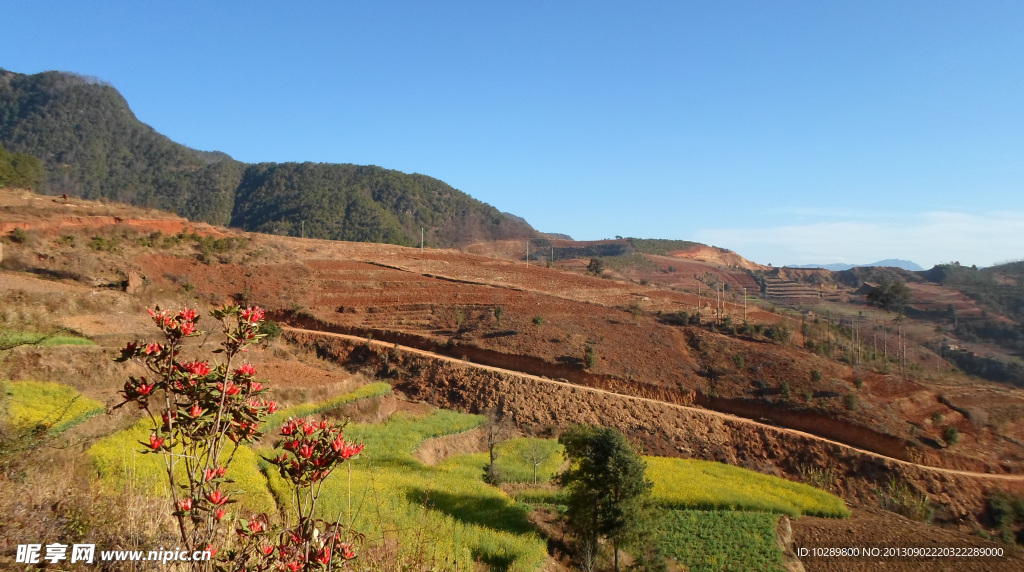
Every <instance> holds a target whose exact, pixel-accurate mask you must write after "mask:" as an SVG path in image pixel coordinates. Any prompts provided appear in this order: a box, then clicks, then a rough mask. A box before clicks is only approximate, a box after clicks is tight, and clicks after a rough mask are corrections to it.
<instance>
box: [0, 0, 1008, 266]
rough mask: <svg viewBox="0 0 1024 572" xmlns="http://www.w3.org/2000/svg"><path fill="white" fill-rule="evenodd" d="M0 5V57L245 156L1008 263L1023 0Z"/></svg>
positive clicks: (614, 214)
mask: <svg viewBox="0 0 1024 572" xmlns="http://www.w3.org/2000/svg"><path fill="white" fill-rule="evenodd" d="M92 4H93V5H92V6H89V5H87V3H80V2H46V1H40V2H8V3H6V6H5V7H4V9H3V12H4V20H5V21H7V22H15V23H16V25H8V26H5V32H4V34H3V35H0V67H3V68H6V69H9V70H11V71H16V72H22V73H36V72H39V71H44V70H50V69H57V70H66V71H74V72H77V73H81V74H85V75H92V76H96V77H98V78H100V79H102V80H105V81H107V82H109V83H111V84H112V85H114V86H115V87H116V88H117V89H118V90H120V91H121V93H122V94H123V95H124V96H125V98H126V99H127V100H128V102H129V104H130V105H131V107H132V109H133V110H134V112H135V114H136V115H137V116H138V117H139V119H141V120H142V121H144V122H146V123H148V124H150V125H152V126H153V127H154V128H156V129H157V130H158V131H160V132H162V133H164V134H166V135H168V136H169V137H171V138H172V139H174V140H175V141H178V142H180V143H184V144H186V145H189V146H191V147H195V148H199V149H206V150H220V151H225V152H227V153H229V154H230V155H232V156H233V157H235V158H237V159H239V160H242V161H253V162H254V161H321V162H340V163H358V164H374V165H380V166H382V167H387V168H392V169H398V170H401V171H406V172H418V173H423V174H427V175H430V176H433V177H437V178H439V179H442V180H444V181H446V182H448V183H449V184H451V185H453V186H455V187H456V188H458V189H460V190H463V191H465V192H467V193H469V194H471V195H473V196H474V197H476V198H478V199H480V200H483V201H485V202H488V203H490V204H492V205H494V206H496V207H498V208H499V209H501V210H504V211H507V212H511V213H514V214H517V215H520V216H523V217H525V218H526V219H527V220H528V221H530V222H531V223H532V224H533V225H534V226H535V227H536V228H538V229H539V230H542V231H546V232H563V233H568V234H570V235H572V236H573V237H574V238H577V239H599V238H605V237H612V236H614V235H623V236H639V237H657V238H679V239H689V240H699V241H703V242H708V243H711V244H715V245H717V246H722V247H725V248H730V249H732V250H735V251H737V252H739V253H740V254H742V255H744V256H746V257H748V258H750V259H752V260H755V261H757V262H761V263H772V264H775V265H782V264H803V263H811V262H848V263H863V262H872V261H875V260H879V259H883V258H907V259H911V260H913V261H915V262H917V263H918V264H921V265H922V266H926V267H927V266H930V265H932V264H935V263H939V262H945V261H952V260H959V261H960V262H962V263H965V264H978V265H989V264H992V263H996V262H1000V261H1005V260H1010V259H1020V258H1024V199H1022V198H1021V197H1022V195H1024V193H1022V190H1024V103H1022V99H1021V95H1022V94H1024V66H1022V65H1021V62H1024V34H1022V33H1021V32H1020V30H1021V29H1022V27H1024V3H1021V2H980V3H967V2H936V1H929V2H891V1H886V2H870V1H860V2H818V1H814V2H783V1H780V2H695V1H694V2H682V1H681V2H628V3H627V2H568V1H566V2H505V3H498V2H475V1H474V2H364V3H352V2H323V3H318V2H308V3H293V4H290V5H287V6H286V5H284V4H283V3H260V2H251V3H242V2H223V3H219V4H218V5H216V6H209V5H207V3H186V2H179V3H157V2H106V3H92Z"/></svg>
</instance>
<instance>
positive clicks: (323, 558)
mask: <svg viewBox="0 0 1024 572" xmlns="http://www.w3.org/2000/svg"><path fill="white" fill-rule="evenodd" d="M316 561H317V562H319V563H321V564H329V563H330V562H331V549H330V548H329V547H327V546H324V547H323V548H321V549H320V554H318V555H317V557H316Z"/></svg>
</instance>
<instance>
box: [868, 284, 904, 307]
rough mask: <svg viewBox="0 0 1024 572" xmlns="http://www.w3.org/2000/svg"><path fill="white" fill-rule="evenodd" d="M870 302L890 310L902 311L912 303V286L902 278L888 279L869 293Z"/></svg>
mask: <svg viewBox="0 0 1024 572" xmlns="http://www.w3.org/2000/svg"><path fill="white" fill-rule="evenodd" d="M868 302H871V303H872V304H875V305H877V306H879V307H881V308H883V309H885V310H889V311H890V312H898V313H902V312H903V308H904V307H905V306H906V305H907V304H908V303H910V288H908V287H907V283H906V282H903V281H902V280H886V281H884V282H882V283H881V284H879V285H878V288H875V289H874V290H872V291H871V292H869V293H868Z"/></svg>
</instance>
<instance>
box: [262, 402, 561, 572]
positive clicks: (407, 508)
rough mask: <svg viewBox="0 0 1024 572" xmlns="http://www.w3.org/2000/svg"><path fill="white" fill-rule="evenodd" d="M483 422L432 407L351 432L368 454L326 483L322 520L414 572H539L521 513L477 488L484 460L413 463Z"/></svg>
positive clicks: (538, 555) (541, 553) (538, 550)
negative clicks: (428, 448)
mask: <svg viewBox="0 0 1024 572" xmlns="http://www.w3.org/2000/svg"><path fill="white" fill-rule="evenodd" d="M484 421H485V418H484V417H483V416H480V415H467V414H462V413H456V412H453V411H446V410H437V411H434V412H433V413H431V414H429V415H426V416H422V417H412V416H409V415H404V414H401V413H399V414H396V415H394V416H393V417H392V418H391V420H389V421H388V422H387V423H384V424H353V425H350V426H349V427H347V428H346V429H345V438H346V439H347V440H354V441H358V442H362V443H365V444H366V449H365V450H364V452H363V454H362V455H361V456H360V457H359V458H357V459H356V460H354V461H353V462H352V463H351V464H350V466H349V467H343V468H342V469H341V470H339V471H337V472H335V473H334V474H333V475H331V477H330V478H328V479H327V481H326V482H325V483H324V488H323V494H322V496H321V497H320V501H319V503H318V507H317V510H318V513H319V515H320V516H322V517H323V518H325V519H330V520H335V519H339V518H340V519H341V521H342V522H351V525H352V526H353V528H355V530H358V531H360V532H362V533H364V534H366V535H367V539H368V542H370V543H371V544H374V545H376V546H377V547H378V548H377V550H385V549H386V550H389V551H391V554H392V559H393V560H397V561H400V562H403V563H405V564H406V565H408V566H410V567H414V568H417V569H420V568H423V569H425V568H442V569H456V568H459V569H466V570H469V569H472V568H473V566H474V563H475V562H478V561H479V562H483V563H485V564H487V565H488V566H490V567H492V568H494V569H496V570H512V571H523V572H525V571H532V570H536V569H537V568H538V567H539V566H540V565H541V563H543V561H544V560H545V559H546V557H547V551H546V548H545V543H544V541H543V540H541V539H540V538H539V537H538V536H537V535H536V534H535V533H534V532H533V528H532V526H531V525H530V523H529V521H528V520H527V518H526V510H525V509H524V508H523V507H521V506H519V505H517V504H516V503H515V502H514V501H513V500H512V499H511V498H509V497H508V496H507V495H505V494H504V493H503V492H501V491H500V490H499V489H496V488H494V487H492V486H489V485H487V484H485V483H484V482H483V478H482V477H483V468H484V465H485V464H486V463H487V458H486V454H473V455H457V456H454V457H450V458H448V459H446V460H445V461H444V462H442V463H439V464H438V465H437V466H434V467H431V466H427V465H424V464H422V463H420V462H419V461H417V460H416V459H415V458H414V457H413V451H414V450H415V449H416V447H418V446H419V444H420V443H421V442H422V441H423V440H424V439H428V438H430V437H438V436H442V435H449V434H454V433H461V432H463V431H468V430H470V429H473V428H475V427H478V426H479V425H481V424H482V423H483V422H484ZM349 468H350V469H351V472H350V471H349V470H347V469H349ZM268 480H269V482H270V485H271V489H272V490H273V491H274V493H275V495H277V497H278V499H279V502H280V503H281V504H282V506H287V505H288V504H290V502H288V503H286V502H284V501H286V499H287V496H288V493H289V489H288V488H287V486H286V485H285V483H284V482H283V480H282V479H281V478H280V476H279V475H277V474H271V475H269V476H268ZM350 490H351V491H352V494H351V495H350V494H349V491H350ZM350 506H351V509H350ZM395 555H397V556H395Z"/></svg>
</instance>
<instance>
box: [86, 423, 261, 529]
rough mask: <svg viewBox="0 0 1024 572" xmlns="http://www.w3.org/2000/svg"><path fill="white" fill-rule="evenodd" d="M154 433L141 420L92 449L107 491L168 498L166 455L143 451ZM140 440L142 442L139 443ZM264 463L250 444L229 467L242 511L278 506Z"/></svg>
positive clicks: (230, 488)
mask: <svg viewBox="0 0 1024 572" xmlns="http://www.w3.org/2000/svg"><path fill="white" fill-rule="evenodd" d="M152 433H153V422H152V421H150V420H149V418H146V419H142V420H141V421H139V422H138V423H136V424H135V425H133V426H132V427H130V428H128V429H125V430H124V431H119V432H117V433H114V434H113V435H111V436H109V437H106V438H104V439H101V440H100V441H98V442H96V444H94V445H93V446H92V447H90V448H89V450H88V454H89V456H90V457H91V458H92V462H93V467H95V469H96V473H97V476H98V478H99V481H100V483H101V485H102V486H103V488H104V489H106V490H108V491H121V490H125V489H129V490H134V491H135V492H137V493H143V494H148V495H150V496H154V497H166V496H167V495H168V494H169V491H168V490H167V477H166V475H167V473H166V469H165V468H164V458H163V456H162V455H158V454H143V453H142V451H143V450H145V449H146V448H147V447H145V446H144V445H143V443H146V442H148V441H149V436H150V435H151V434H152ZM140 442H141V443H140ZM234 448H235V445H234V444H233V443H228V444H227V445H226V446H225V448H224V451H225V454H228V455H230V454H231V452H232V451H233V450H234ZM261 463H264V461H262V460H261V459H260V457H259V455H257V454H256V453H255V452H254V451H253V450H252V449H250V448H249V447H244V446H243V447H240V448H238V450H237V451H236V452H235V457H234V460H232V462H231V466H230V468H229V469H228V474H227V477H228V478H229V479H234V481H235V482H234V483H231V484H230V485H228V487H226V488H227V490H228V491H230V492H232V496H233V497H234V498H235V499H238V501H239V502H238V504H237V505H234V506H237V507H239V508H240V509H241V514H248V513H251V512H257V513H258V512H266V513H274V512H276V511H277V505H276V504H275V502H274V497H273V496H271V494H270V491H269V489H268V488H267V479H266V477H264V476H263V473H262V472H261V470H260V464H261ZM184 466H185V465H184V463H180V464H179V465H178V469H179V471H180V473H179V474H180V476H181V477H184Z"/></svg>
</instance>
